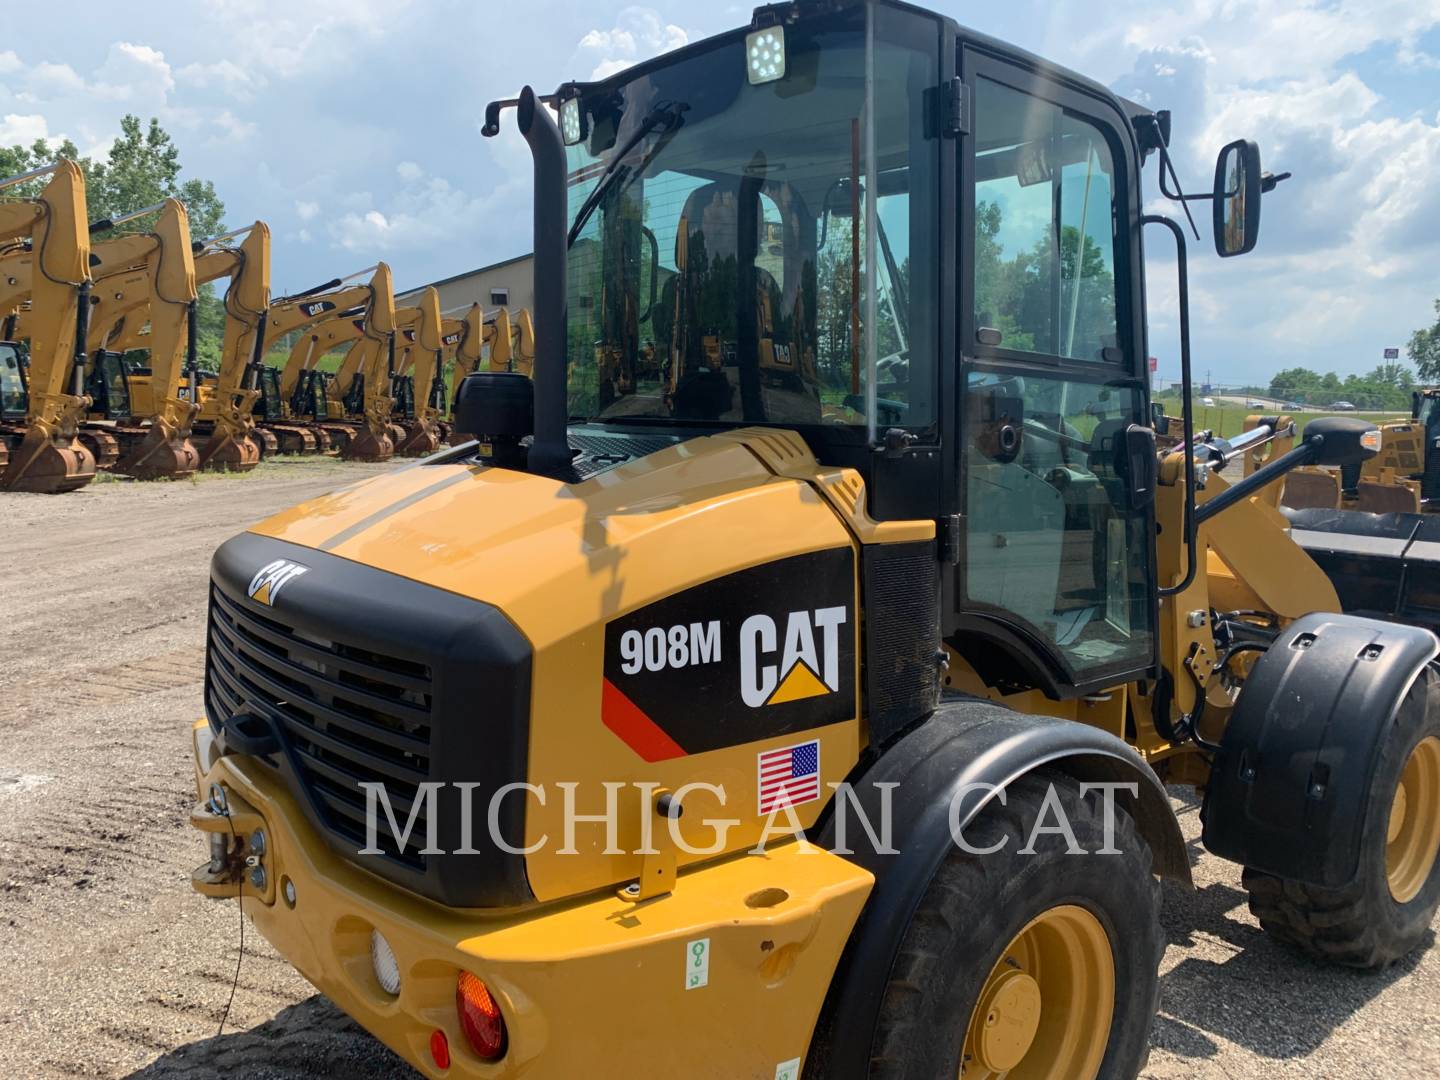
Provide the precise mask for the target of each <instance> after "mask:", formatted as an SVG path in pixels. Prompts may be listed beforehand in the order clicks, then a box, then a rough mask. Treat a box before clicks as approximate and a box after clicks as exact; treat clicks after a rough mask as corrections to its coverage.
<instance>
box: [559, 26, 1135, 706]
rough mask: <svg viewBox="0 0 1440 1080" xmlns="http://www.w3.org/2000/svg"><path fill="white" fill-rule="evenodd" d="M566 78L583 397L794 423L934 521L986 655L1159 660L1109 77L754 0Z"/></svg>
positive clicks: (955, 623) (966, 642)
mask: <svg viewBox="0 0 1440 1080" xmlns="http://www.w3.org/2000/svg"><path fill="white" fill-rule="evenodd" d="M558 98H559V101H558V108H559V116H560V129H561V132H562V135H563V136H564V139H565V142H566V143H567V153H568V170H569V176H568V181H569V183H568V223H569V257H568V268H567V284H568V298H567V319H568V322H567V335H566V353H567V360H568V366H569V382H568V396H569V413H570V415H571V417H572V420H573V418H576V417H579V418H582V419H583V420H584V421H585V426H586V427H587V428H597V429H603V430H606V431H610V432H614V433H625V432H630V433H636V434H642V433H643V435H645V436H648V437H650V438H652V439H653V437H654V436H655V435H657V434H673V435H674V436H676V437H688V436H690V435H694V434H704V433H708V432H710V431H713V430H716V429H721V428H726V427H739V426H752V425H774V426H777V427H783V428H789V429H792V430H795V431H797V432H798V433H799V434H800V435H801V436H802V437H803V438H804V439H805V440H806V441H807V442H808V444H809V445H810V447H811V449H812V450H813V451H814V452H815V454H816V456H817V457H818V458H819V460H820V461H821V462H822V464H828V465H837V466H848V467H852V468H854V469H856V470H858V471H859V473H860V474H861V476H863V477H864V479H865V481H866V491H867V497H868V510H869V512H870V514H871V515H872V516H873V517H875V518H877V519H880V520H894V519H926V518H929V519H934V520H936V521H937V522H939V524H940V533H941V539H940V544H941V547H942V549H943V550H946V551H948V552H949V553H950V554H951V555H952V556H954V558H953V561H952V559H950V558H946V559H943V560H942V568H941V581H940V584H939V587H940V590H941V597H942V599H941V614H942V619H941V621H942V625H943V630H944V636H945V640H946V641H947V642H948V643H950V644H951V645H952V646H953V647H955V648H956V649H957V651H959V652H960V653H961V654H962V655H963V656H965V658H966V659H967V660H968V661H970V662H971V663H972V664H973V665H974V666H975V668H976V669H977V670H978V671H980V672H981V673H982V675H983V676H984V677H985V678H986V679H987V681H991V682H992V683H993V684H995V685H1004V686H1005V687H1007V688H1011V687H1016V688H1018V687H1035V688H1039V689H1042V690H1044V691H1045V692H1046V693H1048V694H1050V695H1051V696H1054V697H1074V696H1077V695H1081V694H1085V693H1089V692H1092V691H1093V690H1097V689H1100V688H1103V687H1107V686H1114V685H1116V684H1118V683H1120V682H1124V681H1128V680H1131V679H1136V678H1142V677H1145V676H1148V675H1152V674H1154V672H1155V670H1156V634H1155V625H1156V604H1155V599H1154V593H1155V587H1156V586H1155V552H1154V529H1155V523H1154V513H1153V507H1152V500H1153V489H1151V488H1150V487H1148V486H1147V484H1146V482H1145V481H1144V478H1143V475H1140V474H1144V473H1146V472H1147V467H1145V466H1143V465H1141V464H1139V463H1140V462H1141V461H1142V459H1143V458H1144V457H1145V456H1146V455H1149V460H1150V461H1151V462H1152V465H1151V466H1149V467H1148V469H1150V470H1153V460H1154V443H1153V430H1152V429H1151V428H1150V427H1149V423H1150V419H1149V417H1150V406H1149V399H1148V387H1147V361H1146V356H1147V353H1146V349H1145V326H1144V322H1143V298H1142V293H1141V288H1142V274H1141V273H1140V266H1141V255H1140V241H1139V235H1138V234H1139V218H1140V214H1141V210H1140V190H1139V177H1138V170H1139V165H1140V152H1139V149H1138V146H1137V141H1136V133H1135V131H1134V129H1133V128H1132V124H1131V120H1130V117H1129V115H1128V114H1127V111H1126V107H1125V106H1124V105H1123V104H1122V103H1121V102H1120V101H1119V100H1118V99H1116V98H1115V97H1114V95H1113V94H1111V93H1110V92H1109V91H1107V90H1106V89H1105V88H1103V87H1101V86H1099V85H1098V84H1095V83H1092V82H1090V81H1088V80H1085V79H1083V78H1081V77H1079V76H1072V75H1070V74H1068V73H1065V72H1061V71H1059V70H1057V69H1055V68H1053V67H1050V66H1048V65H1046V64H1044V63H1043V62H1041V61H1039V60H1037V59H1035V58H1033V57H1030V56H1029V55H1027V54H1024V53H1020V52H1018V51H1017V50H1015V49H1014V48H1012V47H1009V46H1004V45H1002V44H1000V43H998V42H994V41H991V40H989V39H986V38H983V37H980V36H978V35H973V34H970V33H969V32H967V31H964V30H962V29H961V28H959V27H958V26H956V25H955V24H954V23H953V22H951V21H950V20H948V19H946V18H943V17H940V16H936V15H932V14H929V13H926V12H923V11H920V10H918V9H916V8H913V7H909V6H907V5H902V4H898V3H896V4H892V3H888V2H876V3H872V4H854V5H845V6H841V7H838V8H837V7H836V6H834V5H815V4H809V3H800V4H789V5H775V6H772V7H770V8H762V9H759V10H758V11H757V12H756V15H755V20H754V22H753V23H752V25H751V27H750V28H748V29H745V30H741V31H736V32H734V33H732V34H728V35H722V36H720V37H718V38H714V39H710V40H707V41H705V42H701V43H699V44H697V45H695V46H691V47H689V48H686V49H682V50H680V51H678V52H676V53H672V54H670V55H668V56H665V57H661V58H660V59H658V60H656V61H653V62H650V63H648V64H641V65H638V66H636V67H635V68H631V69H628V70H626V71H625V72H623V73H621V74H620V75H617V76H615V77H612V78H611V79H609V80H606V81H604V82H602V83H594V84H567V85H566V86H563V87H561V89H560V91H559V93H558ZM540 332H541V333H543V332H544V330H543V328H541V330H540ZM1137 470H1139V472H1138V473H1137Z"/></svg>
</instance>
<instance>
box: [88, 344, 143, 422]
mask: <svg viewBox="0 0 1440 1080" xmlns="http://www.w3.org/2000/svg"><path fill="white" fill-rule="evenodd" d="M142 370H143V372H144V376H145V377H148V376H149V369H148V368H146V369H142ZM130 374H131V373H130V371H129V370H128V369H127V368H126V366H125V354H124V353H120V352H113V351H111V350H109V349H101V350H99V351H98V352H96V353H95V356H94V358H93V359H92V360H91V364H90V371H89V374H88V375H87V376H86V378H85V392H86V393H87V394H89V395H90V398H91V406H90V412H91V415H92V416H98V417H101V418H103V419H105V420H119V419H123V418H127V417H129V416H132V415H133V414H134V406H133V403H132V401H131V393H130Z"/></svg>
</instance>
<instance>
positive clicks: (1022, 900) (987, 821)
mask: <svg viewBox="0 0 1440 1080" xmlns="http://www.w3.org/2000/svg"><path fill="white" fill-rule="evenodd" d="M1051 785H1053V786H1054V788H1055V790H1056V792H1057V794H1058V798H1059V800H1060V805H1061V807H1062V809H1063V810H1064V812H1065V814H1066V815H1067V817H1068V819H1069V821H1070V823H1071V826H1072V828H1073V829H1074V833H1075V838H1076V840H1077V841H1078V842H1079V844H1080V846H1081V847H1083V848H1084V849H1085V850H1086V851H1087V852H1097V851H1099V849H1100V848H1101V847H1103V846H1104V808H1103V805H1102V801H1101V800H1102V793H1100V792H1096V791H1091V792H1088V793H1087V794H1085V795H1083V796H1082V795H1081V792H1080V784H1079V781H1077V780H1075V779H1073V778H1072V777H1070V776H1067V775H1065V774H1063V773H1060V772H1053V771H1050V770H1045V769H1041V770H1037V771H1036V772H1033V773H1030V774H1028V775H1027V776H1025V777H1022V778H1021V779H1020V780H1017V781H1015V782H1014V783H1013V784H1011V785H1010V786H1009V787H1008V788H1007V789H1006V792H1005V794H1006V804H1005V805H1004V806H1001V805H999V804H998V803H992V804H991V805H990V807H987V809H986V810H985V811H984V812H983V813H982V814H981V815H980V817H979V818H978V819H977V820H976V821H975V822H973V823H972V824H971V825H970V826H969V827H967V828H966V829H965V832H964V835H965V838H966V840H967V841H968V842H969V844H970V845H971V846H972V847H975V848H988V847H990V846H991V845H993V844H994V843H996V842H998V841H999V840H1000V839H1002V838H1007V839H1006V845H1005V848H1004V850H1003V851H1000V852H997V853H995V854H992V855H975V854H972V853H969V852H966V851H964V850H963V849H961V848H960V847H958V846H954V847H952V848H951V849H950V852H949V853H948V855H947V856H946V859H945V861H944V862H943V863H942V864H941V866H940V868H939V870H938V871H937V873H936V875H935V877H934V879H933V880H932V881H931V883H930V885H929V887H928V889H927V890H926V893H925V895H924V897H923V898H922V899H921V902H920V905H919V907H918V908H917V909H916V912H915V915H914V917H913V918H912V919H911V922H910V926H909V928H908V929H907V930H906V933H905V937H904V939H903V941H902V942H901V946H900V951H899V953H898V954H897V956H896V960H895V966H894V968H893V969H892V971H891V973H890V980H889V982H888V984H887V985H886V988H885V995H884V999H883V1001H882V1003H881V1008H880V1016H879V1021H878V1023H877V1026H876V1033H875V1041H874V1044H873V1051H872V1056H871V1061H870V1070H869V1074H870V1076H871V1077H873V1078H875V1080H934V1078H935V1077H937V1076H950V1077H953V1076H955V1075H956V1074H957V1072H958V1070H959V1064H960V1053H961V1050H962V1047H963V1043H964V1038H965V1028H966V1025H967V1023H968V1021H969V1017H970V1015H971V1012H972V1011H973V1010H974V1007H975V1002H976V999H977V998H978V996H979V993H980V990H981V988H982V985H983V983H984V980H985V978H986V976H987V975H988V974H989V972H990V970H991V968H992V967H993V966H994V964H995V962H996V961H997V960H998V959H999V956H1000V951H1001V950H1002V949H1004V948H1005V946H1006V945H1007V944H1008V943H1009V942H1010V940H1011V939H1012V938H1013V937H1014V936H1015V935H1016V934H1017V933H1019V931H1020V930H1021V929H1022V928H1023V927H1024V926H1025V924H1026V923H1028V922H1029V921H1030V920H1031V919H1033V918H1034V917H1035V916H1036V915H1038V914H1040V912H1042V911H1044V910H1047V909H1049V908H1052V907H1056V906H1059V905H1061V904H1072V903H1073V904H1079V905H1081V906H1083V907H1085V908H1086V909H1088V910H1089V911H1091V912H1092V913H1093V914H1095V915H1096V916H1097V918H1099V920H1100V922H1101V924H1102V925H1103V926H1105V928H1106V931H1107V933H1108V935H1109V937H1110V944H1111V948H1112V950H1113V951H1114V958H1115V969H1116V970H1115V977H1116V999H1117V1000H1116V1003H1115V1013H1114V1022H1113V1024H1112V1027H1111V1031H1110V1041H1109V1044H1108V1045H1107V1047H1106V1052H1105V1058H1104V1061H1103V1063H1102V1065H1101V1069H1100V1076H1101V1077H1104V1078H1106V1080H1110V1078H1124V1077H1133V1076H1135V1075H1137V1074H1138V1073H1139V1071H1140V1070H1141V1069H1142V1068H1143V1067H1144V1065H1145V1061H1146V1059H1147V1058H1148V1056H1149V1051H1150V1029H1151V1027H1152V1025H1153V1023H1154V1019H1155V1014H1156V1011H1157V1009H1158V1008H1159V1004H1160V979H1159V966H1160V958H1161V956H1162V955H1163V953H1164V951H1165V938H1164V934H1163V933H1162V931H1161V928H1160V881H1159V879H1158V878H1156V877H1155V876H1154V874H1153V873H1152V869H1151V862H1152V859H1151V852H1150V848H1149V846H1148V845H1147V844H1146V843H1145V841H1144V840H1143V839H1142V838H1141V836H1140V834H1139V831H1138V830H1137V829H1136V827H1135V822H1134V821H1133V819H1132V818H1131V817H1130V815H1129V814H1128V813H1127V812H1126V811H1125V809H1124V807H1123V806H1122V805H1120V802H1119V800H1116V802H1115V804H1114V817H1115V820H1114V845H1115V848H1117V849H1118V850H1119V854H1115V855H1099V854H1087V855H1070V854H1068V853H1067V851H1066V841H1065V839H1064V837H1062V836H1059V835H1053V834H1052V835H1044V836H1041V837H1038V838H1037V839H1036V842H1035V853H1034V854H1032V855H1020V854H1018V850H1019V849H1020V848H1022V847H1024V846H1025V842H1026V840H1027V839H1028V837H1029V834H1030V831H1031V828H1032V827H1033V825H1034V823H1035V821H1036V819H1037V816H1038V815H1039V813H1040V811H1041V808H1042V806H1043V803H1044V800H1045V795H1046V791H1047V790H1048V788H1049V787H1050V786H1051ZM1048 820H1049V823H1050V824H1053V823H1054V822H1053V817H1052V818H1050V819H1048Z"/></svg>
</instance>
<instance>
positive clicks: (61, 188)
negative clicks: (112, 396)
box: [0, 161, 95, 492]
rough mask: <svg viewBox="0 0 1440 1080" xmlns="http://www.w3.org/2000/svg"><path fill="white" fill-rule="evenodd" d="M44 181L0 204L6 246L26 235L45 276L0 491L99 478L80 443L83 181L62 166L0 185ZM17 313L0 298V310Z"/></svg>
mask: <svg viewBox="0 0 1440 1080" xmlns="http://www.w3.org/2000/svg"><path fill="white" fill-rule="evenodd" d="M43 176H49V177H50V179H49V181H48V182H47V183H46V185H45V187H44V189H43V190H42V191H41V192H40V195H39V197H38V198H35V199H26V200H20V201H17V202H13V203H0V240H3V239H10V238H15V237H26V236H28V237H29V238H30V244H31V249H32V252H33V265H34V266H35V267H36V268H38V271H39V272H37V273H33V274H32V275H31V278H32V280H31V282H30V286H29V290H28V291H29V294H30V311H29V313H28V315H27V322H28V324H29V334H28V336H29V339H30V350H29V358H30V364H29V371H28V375H26V376H25V383H24V387H23V394H24V400H25V414H24V418H23V420H20V421H19V422H18V423H14V424H6V425H5V426H4V432H5V441H6V443H7V446H8V451H9V454H8V457H9V460H8V463H7V464H6V465H5V471H4V472H3V473H0V488H3V489H5V490H9V491H39V492H64V491H73V490H74V489H76V488H79V487H83V486H84V485H85V484H88V483H89V482H90V481H91V480H93V479H94V478H95V458H94V456H93V455H92V454H91V453H90V451H88V450H87V449H85V447H84V446H82V445H81V444H80V442H79V441H78V439H77V438H76V435H77V432H78V430H79V426H80V421H81V418H82V417H83V415H84V412H85V409H86V408H87V407H88V406H89V399H88V398H87V397H86V396H85V394H84V392H83V387H81V386H77V385H76V381H77V380H75V379H74V378H73V377H72V372H74V371H75V370H76V365H77V360H78V362H79V364H80V365H81V368H80V369H81V370H83V363H84V348H85V340H84V339H85V331H86V327H87V325H88V323H87V320H88V317H89V314H90V311H89V308H90V276H89V263H90V235H89V229H88V222H87V221H86V213H85V178H84V177H83V176H82V175H81V173H80V169H79V167H78V166H76V165H75V163H74V162H72V161H62V162H60V163H59V164H57V165H52V166H48V167H46V168H44V169H38V170H35V171H34V172H31V173H27V174H24V175H22V176H16V177H11V178H10V179H8V180H4V181H0V190H3V189H4V188H5V187H11V186H14V185H15V184H17V183H20V182H22V181H25V180H33V179H38V178H40V177H43ZM12 310H13V302H12V304H10V305H7V304H6V302H5V301H4V300H3V299H0V312H7V311H12Z"/></svg>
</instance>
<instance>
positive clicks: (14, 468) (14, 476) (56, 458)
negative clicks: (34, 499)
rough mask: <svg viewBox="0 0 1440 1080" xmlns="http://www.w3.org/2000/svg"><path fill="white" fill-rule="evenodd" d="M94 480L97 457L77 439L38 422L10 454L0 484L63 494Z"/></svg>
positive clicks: (9, 487) (51, 493)
mask: <svg viewBox="0 0 1440 1080" xmlns="http://www.w3.org/2000/svg"><path fill="white" fill-rule="evenodd" d="M94 479H95V458H94V456H93V455H91V453H90V451H89V450H87V449H86V448H85V446H84V445H83V444H82V443H81V442H80V441H79V440H78V439H76V438H75V437H74V436H66V435H64V434H62V433H60V432H47V431H45V430H43V429H42V428H41V427H40V426H38V425H36V426H32V427H31V428H30V429H29V430H28V431H26V433H25V436H24V438H23V439H22V440H21V442H20V445H19V446H18V447H17V448H16V449H15V450H14V451H13V452H12V453H11V454H10V460H9V463H8V464H7V465H6V466H5V472H4V474H3V475H0V487H3V488H4V489H5V490H6V491H33V492H39V493H41V494H45V495H60V494H63V493H65V492H67V491H74V490H76V489H77V488H82V487H84V486H85V485H86V484H88V483H90V481H91V480H94Z"/></svg>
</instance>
